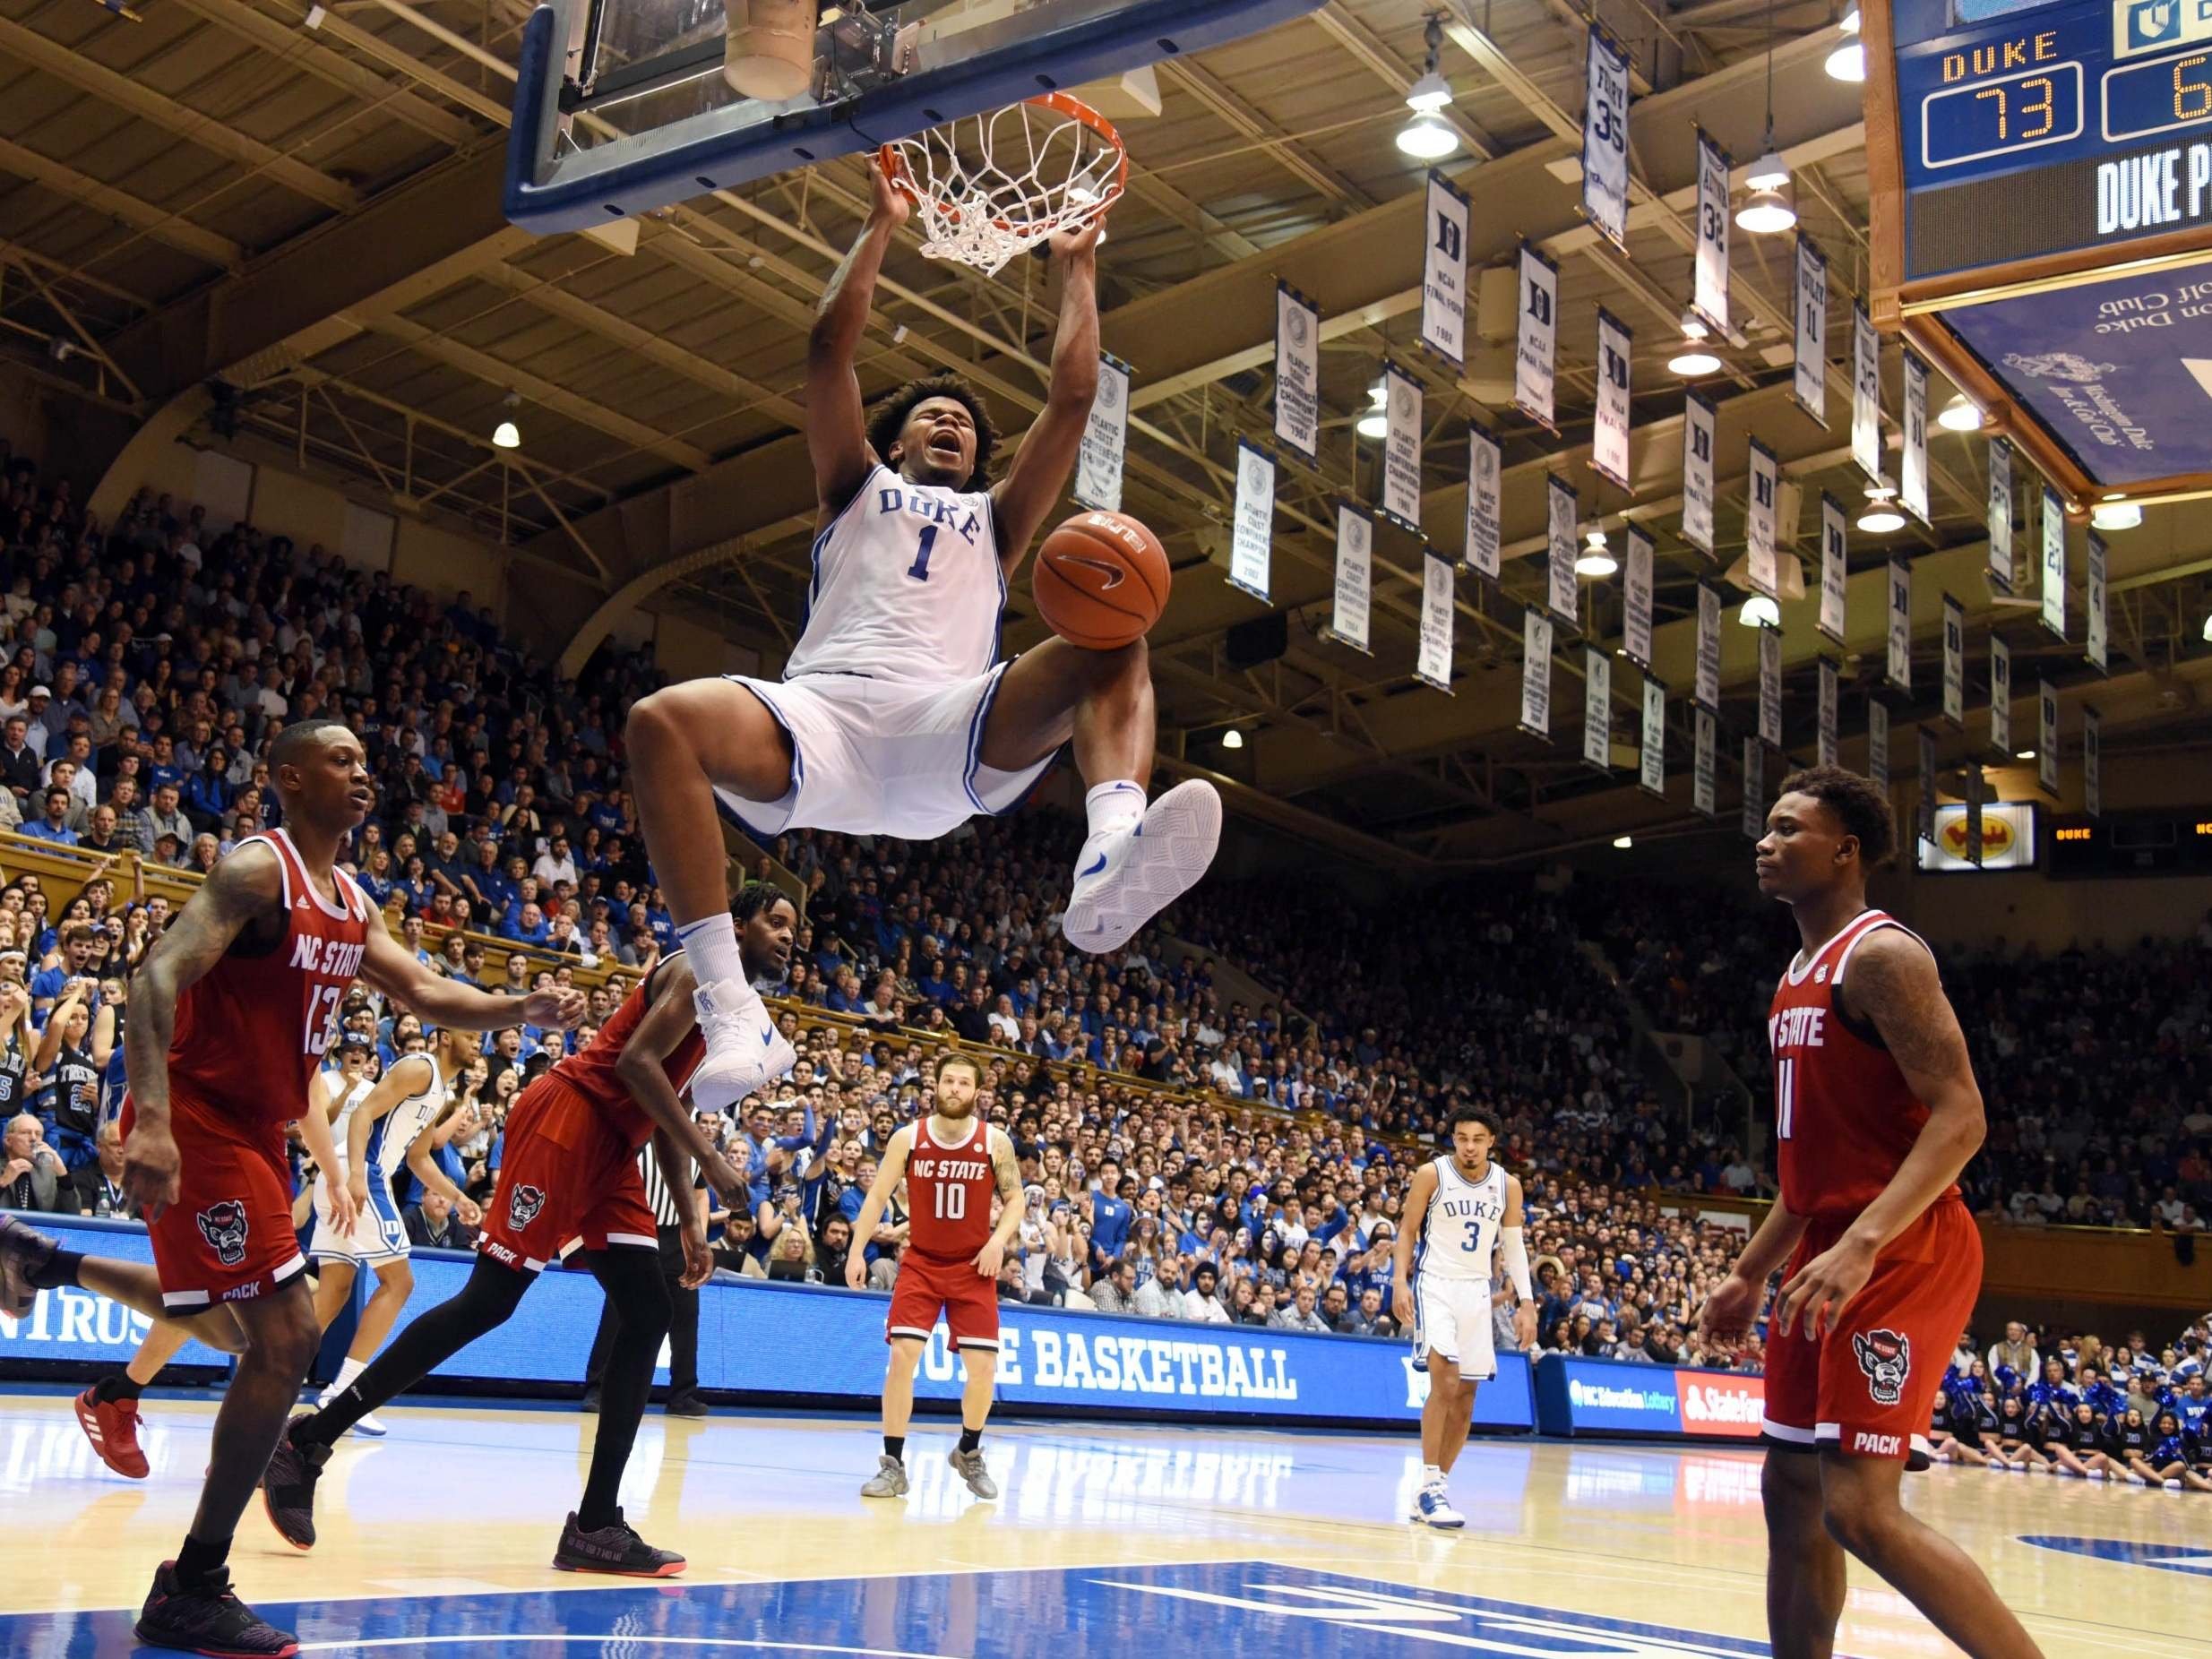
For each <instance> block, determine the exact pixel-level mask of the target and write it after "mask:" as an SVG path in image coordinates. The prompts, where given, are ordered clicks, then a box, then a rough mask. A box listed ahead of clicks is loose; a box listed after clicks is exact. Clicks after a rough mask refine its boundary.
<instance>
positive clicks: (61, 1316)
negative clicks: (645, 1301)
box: [0, 1211, 598, 1435]
mask: <svg viewBox="0 0 2212 1659" xmlns="http://www.w3.org/2000/svg"><path fill="white" fill-rule="evenodd" d="M5 1213H9V1214H15V1215H18V1216H20V1218H21V1219H22V1221H24V1222H25V1223H26V1224H28V1225H30V1226H33V1227H36V1228H38V1229H39V1232H41V1233H48V1234H54V1235H55V1236H56V1237H57V1238H59V1239H60V1240H61V1242H62V1248H63V1249H64V1250H73V1251H82V1252H84V1253H85V1254H88V1255H93V1256H112V1257H114V1258H115V1259H116V1260H117V1261H135V1262H140V1263H142V1264H145V1265H147V1266H151V1265H152V1262H153V1246H152V1244H151V1243H150V1242H148V1241H147V1238H146V1229H145V1228H144V1227H143V1226H142V1225H139V1224H138V1223H137V1222H134V1221H104V1220H93V1219H91V1218H90V1217H80V1216H49V1215H47V1214H44V1213H43V1212H42V1213H39V1214H38V1215H32V1214H30V1213H29V1212H16V1211H9V1212H5ZM592 1317H593V1318H594V1319H597V1318H598V1315H597V1314H594V1315H592ZM152 1324H153V1321H152V1320H151V1319H148V1318H147V1317H146V1316H145V1315H144V1314H142V1313H139V1312H136V1311H133V1310H132V1309H129V1308H126V1307H125V1306H124V1305H123V1304H122V1303H121V1302H110V1301H109V1300H108V1298H107V1297H105V1296H103V1295H101V1294H99V1292H97V1291H90V1290H81V1289H79V1288H77V1287H76V1286H74V1285H71V1286H67V1287H65V1288H64V1289H61V1290H49V1291H44V1292H41V1293H40V1294H39V1300H38V1301H37V1302H33V1303H32V1304H31V1308H30V1312H29V1313H27V1314H25V1315H24V1316H23V1317H22V1319H8V1318H6V1317H5V1316H4V1315H0V1374H4V1368H5V1367H6V1366H7V1365H8V1364H9V1363H11V1362H15V1361H22V1360H70V1361H76V1362H84V1361H91V1362H95V1363H100V1364H108V1365H123V1364H127V1363H128V1362H129V1361H130V1358H131V1355H132V1354H135V1353H137V1352H138V1345H139V1343H140V1341H141V1340H142V1338H143V1337H145V1335H146V1332H147V1330H148V1329H149V1328H151V1326H152ZM176 1364H179V1365H209V1366H218V1367H220V1368H221V1369H222V1370H224V1371H228V1370H229V1369H230V1355H228V1354H219V1353H218V1352H216V1350H214V1349H213V1348H211V1347H208V1346H206V1345H203V1344H201V1343H197V1342H188V1343H186V1344H185V1345H184V1347H183V1348H182V1349H180V1350H179V1351H178V1353H177V1355H176ZM147 1432H148V1433H149V1435H153V1434H159V1433H160V1432H161V1428H160V1423H159V1414H156V1415H155V1417H153V1418H152V1419H150V1420H149V1422H148V1423H147Z"/></svg>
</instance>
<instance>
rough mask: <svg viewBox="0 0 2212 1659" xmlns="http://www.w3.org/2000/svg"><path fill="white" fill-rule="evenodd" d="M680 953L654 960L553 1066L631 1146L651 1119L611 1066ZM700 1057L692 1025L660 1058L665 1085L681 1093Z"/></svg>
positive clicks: (642, 1139)
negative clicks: (581, 1042)
mask: <svg viewBox="0 0 2212 1659" xmlns="http://www.w3.org/2000/svg"><path fill="white" fill-rule="evenodd" d="M682 954H683V953H682V952H681V951H678V952H676V955H675V956H667V957H664V958H661V959H660V961H659V962H658V963H657V964H655V966H654V967H653V971H652V972H651V973H650V974H648V975H646V976H645V977H644V978H643V979H641V980H640V981H639V982H638V983H637V984H636V985H635V986H633V988H632V990H631V992H630V994H629V995H628V996H626V997H624V998H623V1000H622V1006H621V1007H620V1008H618V1009H616V1010H615V1012H614V1014H613V1016H612V1017H611V1018H609V1019H608V1020H607V1023H606V1024H605V1025H603V1026H601V1027H599V1030H598V1036H594V1037H593V1038H592V1039H591V1044H590V1047H588V1048H586V1049H584V1050H582V1051H581V1053H574V1054H569V1055H566V1056H564V1057H563V1058H562V1059H561V1060H560V1061H558V1062H555V1066H554V1068H553V1075H554V1076H555V1077H556V1078H559V1079H561V1081H562V1082H564V1083H565V1084H567V1085H568V1086H569V1087H571V1088H572V1089H574V1090H575V1091H576V1092H577V1093H578V1094H580V1095H581V1096H583V1097H584V1098H585V1099H586V1100H589V1101H590V1103H591V1104H592V1105H593V1106H595V1107H596V1108H598V1112H599V1113H600V1114H601V1115H602V1116H603V1117H605V1118H606V1119H607V1122H609V1123H611V1124H612V1125H613V1126H614V1129H615V1133H616V1134H618V1135H620V1136H622V1137H623V1139H625V1140H627V1141H628V1142H629V1143H630V1145H631V1146H632V1147H633V1148H641V1147H643V1146H644V1145H645V1143H646V1142H647V1141H649V1140H650V1139H652V1138H653V1120H652V1117H651V1115H650V1113H648V1112H647V1111H646V1110H645V1108H644V1107H643V1106H641V1105H638V1103H637V1096H634V1095H633V1094H632V1093H631V1092H630V1086H629V1085H628V1084H627V1083H625V1082H624V1081H623V1080H622V1073H621V1072H620V1071H619V1070H616V1067H617V1065H618V1064H619V1063H620V1062H621V1060H622V1051H623V1050H624V1048H626V1047H628V1046H629V1044H630V1038H631V1037H632V1036H633V1035H634V1034H635V1033H636V1031H637V1028H638V1025H639V1022H641V1020H643V1019H644V1018H645V1010H647V1009H649V1008H650V1007H651V1006H652V1005H653V997H654V994H655V993H657V992H658V990H659V988H660V976H661V974H662V972H663V971H664V970H666V969H667V966H668V964H669V963H671V962H673V961H675V960H676V956H680V955H682ZM706 1057H707V1039H706V1038H705V1037H704V1036H701V1035H700V1031H699V1027H698V1026H697V1025H696V1024H694V1025H693V1027H691V1029H690V1030H688V1031H686V1032H685V1033H684V1038H683V1041H681V1042H679V1043H678V1044H676V1051H675V1052H674V1053H671V1054H670V1055H669V1056H668V1057H667V1059H666V1060H664V1061H662V1062H660V1069H661V1070H663V1071H664V1072H666V1073H667V1078H668V1087H670V1088H673V1089H674V1090H675V1091H676V1094H677V1095H678V1096H681V1095H682V1094H683V1093H684V1090H685V1089H687V1088H689V1087H691V1086H692V1073H693V1072H694V1071H696V1070H699V1062H701V1061H702V1060H704V1059H705V1058H706Z"/></svg>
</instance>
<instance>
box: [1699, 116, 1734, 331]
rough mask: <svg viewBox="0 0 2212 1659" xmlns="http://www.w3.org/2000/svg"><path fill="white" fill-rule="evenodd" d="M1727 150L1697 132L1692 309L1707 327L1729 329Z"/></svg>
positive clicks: (1716, 329)
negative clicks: (1695, 263)
mask: <svg viewBox="0 0 2212 1659" xmlns="http://www.w3.org/2000/svg"><path fill="white" fill-rule="evenodd" d="M1728 225H1729V219H1728V152H1727V151H1726V150H1723V149H1722V148H1721V147H1720V146H1719V145H1718V144H1716V143H1715V142H1713V141H1712V140H1711V139H1710V138H1708V137H1707V136H1706V134H1705V133H1703V132H1701V131H1700V133H1698V254H1697V274H1696V276H1695V277H1694V278H1693V279H1692V281H1693V282H1694V284H1695V286H1694V288H1693V289H1692V291H1691V296H1690V309H1691V310H1692V311H1694V312H1696V313H1697V314H1698V315H1699V316H1700V318H1702V319H1703V320H1704V322H1705V326H1706V327H1707V328H1708V329H1710V330H1712V331H1713V332H1714V333H1716V334H1718V335H1721V336H1723V337H1726V334H1727V332H1728Z"/></svg>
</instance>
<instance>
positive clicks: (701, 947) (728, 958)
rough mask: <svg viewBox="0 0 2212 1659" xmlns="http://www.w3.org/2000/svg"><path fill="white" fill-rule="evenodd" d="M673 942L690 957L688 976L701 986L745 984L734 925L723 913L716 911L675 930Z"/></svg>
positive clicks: (735, 925) (725, 912) (743, 963)
mask: <svg viewBox="0 0 2212 1659" xmlns="http://www.w3.org/2000/svg"><path fill="white" fill-rule="evenodd" d="M676 940H677V942H679V943H680V944H682V945H683V947H684V950H687V951H689V952H690V953H691V958H692V972H693V975H694V976H696V977H697V979H698V981H699V983H700V984H702V985H712V984H720V983H722V981H724V980H726V979H735V980H736V981H737V982H738V983H739V984H744V983H745V958H744V956H743V955H741V954H740V953H739V951H738V950H737V924H736V922H734V921H732V920H731V919H730V914H729V912H728V911H727V910H722V911H718V912H717V913H716V914H714V915H710V916H706V917H703V918H701V920H699V921H696V922H687V923H685V924H684V925H683V926H681V927H679V928H677V929H676Z"/></svg>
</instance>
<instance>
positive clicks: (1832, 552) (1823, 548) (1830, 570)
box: [1817, 490, 1851, 645]
mask: <svg viewBox="0 0 2212 1659" xmlns="http://www.w3.org/2000/svg"><path fill="white" fill-rule="evenodd" d="M1848 522H1849V520H1847V519H1846V516H1845V514H1844V504H1843V503H1841V502H1839V501H1838V500H1837V499H1836V498H1835V497H1834V496H1833V495H1830V494H1829V493H1828V492H1827V491H1826V490H1822V491H1821V492H1820V622H1819V623H1818V624H1817V625H1818V627H1819V628H1820V632H1822V633H1824V634H1826V635H1827V636H1828V637H1829V639H1831V640H1834V641H1835V642H1836V643H1837V644H1838V645H1841V644H1842V643H1843V642H1844V598H1845V594H1846V588H1845V583H1846V580H1848V578H1849V577H1850V574H1851V567H1850V564H1849V563H1847V561H1846V555H1845V547H1846V544H1845V541H1844V537H1846V535H1847V534H1848V533H1849V532H1848V531H1847V530H1846V528H1845V527H1846V524H1847V523H1848Z"/></svg>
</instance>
